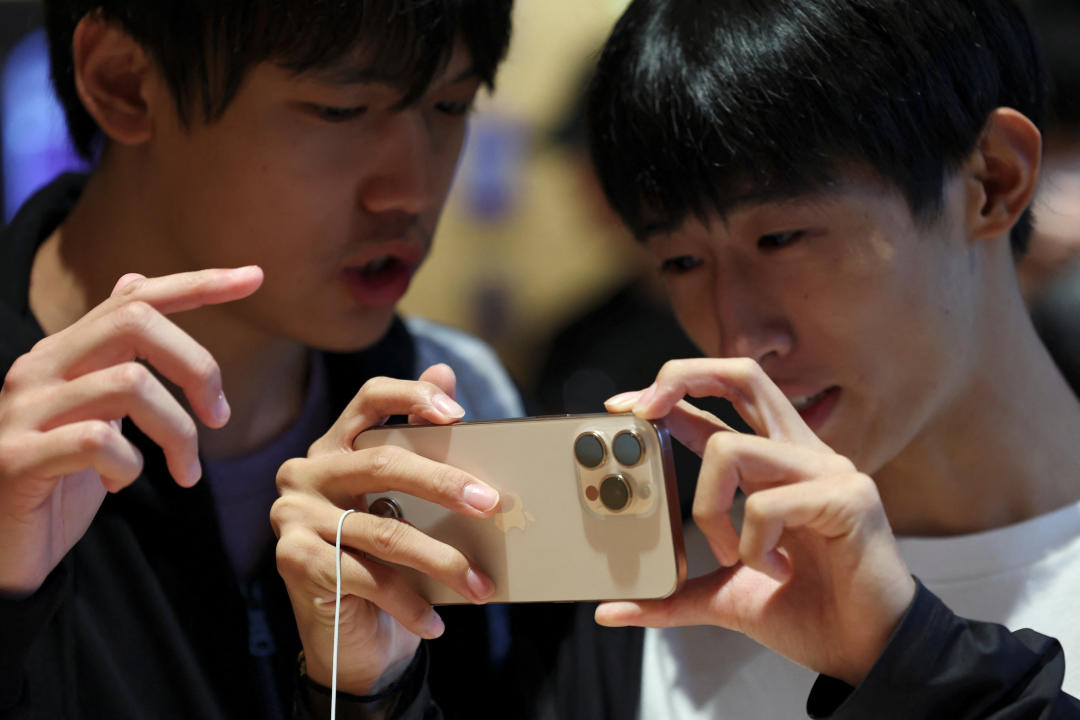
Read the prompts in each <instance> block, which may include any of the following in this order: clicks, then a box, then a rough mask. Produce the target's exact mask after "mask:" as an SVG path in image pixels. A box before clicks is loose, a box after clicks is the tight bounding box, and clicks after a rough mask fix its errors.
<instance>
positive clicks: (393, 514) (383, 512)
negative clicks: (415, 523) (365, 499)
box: [368, 497, 403, 520]
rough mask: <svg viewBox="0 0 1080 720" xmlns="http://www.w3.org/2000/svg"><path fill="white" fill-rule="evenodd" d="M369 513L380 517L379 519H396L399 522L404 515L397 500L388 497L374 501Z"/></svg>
mask: <svg viewBox="0 0 1080 720" xmlns="http://www.w3.org/2000/svg"><path fill="white" fill-rule="evenodd" d="M368 512H369V513H371V514H372V515H378V516H379V517H384V518H395V519H397V520H400V519H401V516H402V514H403V513H402V512H401V506H400V505H398V504H397V502H396V501H395V500H393V499H391V498H388V497H381V498H378V499H376V500H374V501H372V503H371V505H370V506H369V507H368Z"/></svg>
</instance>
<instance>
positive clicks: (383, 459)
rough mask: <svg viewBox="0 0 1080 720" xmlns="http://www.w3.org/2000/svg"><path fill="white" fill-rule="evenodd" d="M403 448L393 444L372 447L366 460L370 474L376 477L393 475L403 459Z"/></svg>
mask: <svg viewBox="0 0 1080 720" xmlns="http://www.w3.org/2000/svg"><path fill="white" fill-rule="evenodd" d="M403 452H404V451H403V450H402V449H401V448H398V447H395V446H393V445H384V446H382V447H377V448H372V449H371V450H370V451H368V452H367V453H366V454H367V457H366V458H365V460H366V463H365V464H366V465H367V471H368V474H369V475H371V476H372V477H374V478H386V477H390V476H393V475H394V474H395V473H396V472H397V469H398V466H399V465H400V463H401V461H402V454H403Z"/></svg>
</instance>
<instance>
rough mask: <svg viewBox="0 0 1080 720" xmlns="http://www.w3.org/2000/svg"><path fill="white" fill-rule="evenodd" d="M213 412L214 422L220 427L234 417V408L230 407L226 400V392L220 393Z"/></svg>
mask: <svg viewBox="0 0 1080 720" xmlns="http://www.w3.org/2000/svg"><path fill="white" fill-rule="evenodd" d="M211 412H213V413H214V420H216V421H217V423H218V424H219V425H224V424H225V423H227V422H229V417H230V416H232V408H231V407H229V401H228V400H226V399H225V393H224V392H219V393H218V396H217V400H216V401H214V409H213V410H212V411H211Z"/></svg>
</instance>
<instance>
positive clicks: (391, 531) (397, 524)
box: [370, 517, 407, 557]
mask: <svg viewBox="0 0 1080 720" xmlns="http://www.w3.org/2000/svg"><path fill="white" fill-rule="evenodd" d="M371 520H373V521H374V523H373V526H372V528H371V531H370V532H371V546H372V551H373V552H374V553H375V554H376V555H378V556H380V557H387V556H392V555H394V554H396V552H397V551H398V550H399V549H400V548H401V546H402V545H403V544H404V543H405V533H406V528H407V526H406V525H405V523H403V522H401V521H399V520H395V519H393V518H375V517H372V518H371Z"/></svg>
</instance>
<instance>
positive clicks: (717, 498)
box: [693, 432, 854, 565]
mask: <svg viewBox="0 0 1080 720" xmlns="http://www.w3.org/2000/svg"><path fill="white" fill-rule="evenodd" d="M853 471H854V466H853V465H852V464H851V462H850V461H849V460H848V459H847V458H844V457H842V456H840V455H837V454H836V453H833V452H831V451H821V450H816V449H810V448H806V447H802V446H800V445H790V444H786V443H785V444H780V443H777V442H776V441H775V440H769V439H767V438H763V437H759V436H756V435H745V434H740V433H734V432H732V433H714V434H713V435H712V436H711V437H710V438H709V440H708V443H707V445H706V450H705V453H704V456H703V458H702V461H701V470H700V472H699V475H698V484H697V490H696V491H695V493H694V507H693V515H694V522H695V524H696V525H697V526H698V528H699V529H700V530H701V531H702V533H704V535H705V537H706V538H707V539H708V541H709V546H710V547H711V548H712V550H713V554H714V555H716V558H717V559H718V560H719V561H720V562H721V564H723V565H732V564H734V563H735V562H737V561H738V560H739V557H740V553H739V549H740V544H739V543H740V541H739V536H738V534H737V533H736V532H735V526H734V524H733V523H732V521H731V506H732V503H733V501H734V498H735V490H736V488H738V487H741V488H742V489H743V490H744V491H745V492H746V493H747V494H748V495H752V494H754V493H757V492H760V491H761V490H763V489H766V488H769V487H773V486H775V485H779V484H786V483H796V482H802V481H805V480H809V479H811V478H817V477H822V476H824V475H837V474H841V473H848V472H853Z"/></svg>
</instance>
